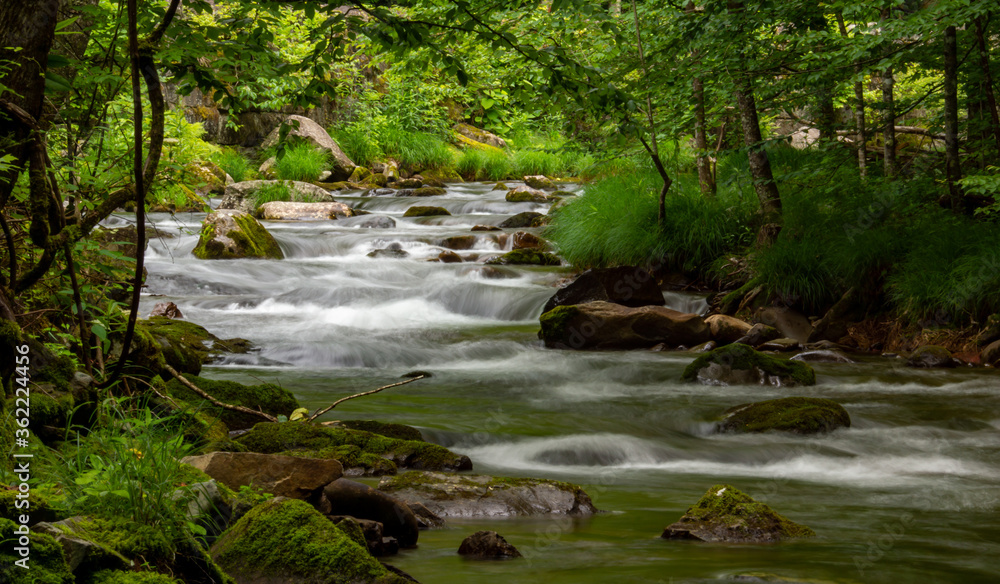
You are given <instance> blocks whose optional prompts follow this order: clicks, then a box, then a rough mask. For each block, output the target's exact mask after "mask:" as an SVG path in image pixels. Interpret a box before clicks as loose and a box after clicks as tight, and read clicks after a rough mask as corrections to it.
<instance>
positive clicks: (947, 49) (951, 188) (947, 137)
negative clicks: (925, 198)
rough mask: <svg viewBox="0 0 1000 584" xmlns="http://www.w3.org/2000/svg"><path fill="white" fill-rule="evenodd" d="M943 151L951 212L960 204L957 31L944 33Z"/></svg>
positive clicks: (951, 29)
mask: <svg viewBox="0 0 1000 584" xmlns="http://www.w3.org/2000/svg"><path fill="white" fill-rule="evenodd" d="M944 145H945V147H944V149H945V166H946V175H947V178H948V194H949V199H950V202H951V208H952V210H958V208H959V206H960V203H961V198H962V196H961V187H960V185H959V181H960V180H962V167H961V161H960V159H959V152H958V31H957V30H956V29H955V27H954V26H949V27H947V28H945V31H944Z"/></svg>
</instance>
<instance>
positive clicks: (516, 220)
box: [500, 211, 545, 229]
mask: <svg viewBox="0 0 1000 584" xmlns="http://www.w3.org/2000/svg"><path fill="white" fill-rule="evenodd" d="M544 217H545V215H542V214H541V213H535V212H534V211H525V212H524V213H518V214H517V215H514V216H512V217H508V218H506V219H504V220H503V222H501V223H500V227H502V228H504V229H508V228H513V229H522V228H524V227H535V226H536V225H535V222H536V221H539V220H541V219H542V218H544Z"/></svg>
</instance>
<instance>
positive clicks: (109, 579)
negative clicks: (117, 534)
mask: <svg viewBox="0 0 1000 584" xmlns="http://www.w3.org/2000/svg"><path fill="white" fill-rule="evenodd" d="M77 584H181V581H180V580H177V579H176V578H171V577H170V576H167V575H166V574H160V573H158V572H122V571H120V570H101V571H100V572H97V573H95V574H93V575H92V576H91V577H90V578H88V579H87V582H86V583H81V582H78V583H77Z"/></svg>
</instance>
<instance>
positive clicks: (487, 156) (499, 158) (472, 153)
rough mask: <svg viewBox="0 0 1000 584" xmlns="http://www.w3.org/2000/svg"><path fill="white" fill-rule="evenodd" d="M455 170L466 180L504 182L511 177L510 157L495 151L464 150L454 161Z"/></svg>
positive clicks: (500, 151)
mask: <svg viewBox="0 0 1000 584" xmlns="http://www.w3.org/2000/svg"><path fill="white" fill-rule="evenodd" d="M455 170H456V171H458V173H459V174H460V175H462V177H463V178H465V179H466V180H505V179H508V178H511V177H512V174H511V163H510V157H509V156H507V154H506V153H505V152H503V151H502V150H497V149H492V148H491V149H487V150H479V149H477V148H466V149H465V150H462V152H461V154H459V156H458V159H457V160H456V161H455Z"/></svg>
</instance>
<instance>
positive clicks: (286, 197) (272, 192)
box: [253, 182, 292, 207]
mask: <svg viewBox="0 0 1000 584" xmlns="http://www.w3.org/2000/svg"><path fill="white" fill-rule="evenodd" d="M253 198H254V207H260V206H261V205H263V204H264V203H273V202H275V201H291V200H292V189H291V188H290V187H289V186H288V185H286V184H284V183H281V182H273V183H267V184H265V185H264V186H262V187H261V188H259V189H257V190H256V191H254V193H253Z"/></svg>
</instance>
